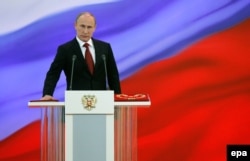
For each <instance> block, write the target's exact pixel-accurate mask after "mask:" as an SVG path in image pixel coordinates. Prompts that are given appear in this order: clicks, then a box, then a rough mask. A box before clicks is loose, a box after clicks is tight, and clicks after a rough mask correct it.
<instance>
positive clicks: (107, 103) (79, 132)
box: [65, 91, 114, 161]
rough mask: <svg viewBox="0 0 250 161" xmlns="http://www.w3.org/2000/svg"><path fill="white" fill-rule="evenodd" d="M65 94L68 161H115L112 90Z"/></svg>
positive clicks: (69, 92) (68, 92)
mask: <svg viewBox="0 0 250 161" xmlns="http://www.w3.org/2000/svg"><path fill="white" fill-rule="evenodd" d="M65 94H66V95H65V140H66V142H65V160H66V161H85V160H86V161H114V93H113V91H67V92H66V93H65ZM88 99H89V100H88ZM87 101H90V102H88V103H87ZM91 101H92V102H91Z"/></svg>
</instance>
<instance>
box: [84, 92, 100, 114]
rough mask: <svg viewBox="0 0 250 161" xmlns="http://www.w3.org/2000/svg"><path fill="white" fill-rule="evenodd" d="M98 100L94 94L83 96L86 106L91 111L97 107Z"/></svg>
mask: <svg viewBox="0 0 250 161" xmlns="http://www.w3.org/2000/svg"><path fill="white" fill-rule="evenodd" d="M96 102H97V99H96V97H95V96H94V95H84V96H83V97H82V104H83V106H84V108H85V109H87V110H89V111H90V110H92V109H93V108H95V104H96Z"/></svg>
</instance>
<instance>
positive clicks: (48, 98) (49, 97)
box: [40, 95, 57, 101]
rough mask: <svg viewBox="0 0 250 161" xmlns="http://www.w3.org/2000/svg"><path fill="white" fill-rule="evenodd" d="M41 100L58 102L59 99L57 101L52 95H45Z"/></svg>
mask: <svg viewBox="0 0 250 161" xmlns="http://www.w3.org/2000/svg"><path fill="white" fill-rule="evenodd" d="M40 100H44V101H46V100H47V101H57V99H55V98H54V97H52V96H50V95H45V96H43V97H42V98H41V99H40Z"/></svg>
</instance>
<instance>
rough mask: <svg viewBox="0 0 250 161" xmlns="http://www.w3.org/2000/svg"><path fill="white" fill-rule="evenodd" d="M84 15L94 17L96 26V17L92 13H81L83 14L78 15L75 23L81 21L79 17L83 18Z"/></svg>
mask: <svg viewBox="0 0 250 161" xmlns="http://www.w3.org/2000/svg"><path fill="white" fill-rule="evenodd" d="M82 15H86V16H91V17H93V18H94V22H95V24H96V19H95V16H94V15H93V14H92V13H90V12H81V13H79V14H78V15H77V17H76V20H75V22H77V20H78V19H79V17H81V16H82Z"/></svg>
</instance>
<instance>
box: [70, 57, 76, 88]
mask: <svg viewBox="0 0 250 161" xmlns="http://www.w3.org/2000/svg"><path fill="white" fill-rule="evenodd" d="M75 60H76V55H73V56H72V66H71V76H70V86H69V90H72V82H73V76H74V67H75Z"/></svg>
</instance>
